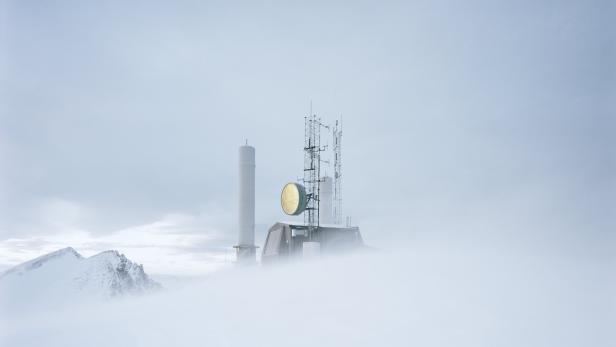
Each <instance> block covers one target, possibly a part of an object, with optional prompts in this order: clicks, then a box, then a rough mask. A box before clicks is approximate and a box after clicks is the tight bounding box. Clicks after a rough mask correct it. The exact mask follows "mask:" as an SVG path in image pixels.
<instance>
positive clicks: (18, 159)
mask: <svg viewBox="0 0 616 347" xmlns="http://www.w3.org/2000/svg"><path fill="white" fill-rule="evenodd" d="M0 4H1V5H0V6H1V7H0V52H1V53H0V88H1V89H0V168H1V171H0V175H1V176H0V253H1V254H0V266H5V267H6V266H8V265H10V264H13V263H16V262H19V261H23V260H26V259H28V258H29V257H32V256H36V255H40V254H41V253H44V252H46V251H49V250H53V248H56V247H57V248H59V247H60V246H74V247H76V249H77V250H78V251H80V252H82V253H84V254H86V255H88V254H92V253H93V252H96V251H99V250H103V249H107V248H116V249H120V250H121V251H124V252H125V253H127V255H128V256H129V258H137V259H136V260H137V261H140V262H144V263H145V265H146V270H147V266H148V261H153V260H152V259H155V258H156V259H159V258H161V254H166V255H168V256H169V257H171V256H172V255H173V256H174V257H175V258H164V257H162V258H163V259H164V260H165V261H163V262H162V263H166V264H167V265H168V264H169V263H173V262H170V261H167V260H169V259H175V260H177V263H175V264H176V265H175V266H176V267H177V268H174V267H173V266H172V265H169V266H163V265H160V264H158V263H157V264H155V265H152V266H154V270H157V271H162V272H164V271H167V272H174V271H175V270H177V269H179V268H183V267H185V266H184V265H183V264H186V262H192V263H191V264H193V265H194V266H193V267H192V268H193V269H194V268H199V266H200V265H199V264H202V263H204V262H207V261H208V259H209V258H208V254H209V255H212V254H217V255H216V257H218V258H217V259H218V260H219V261H226V260H227V258H226V257H227V255H226V254H227V253H225V252H226V251H221V250H225V249H227V248H228V247H229V246H230V245H232V244H233V242H234V241H235V233H236V230H235V228H236V226H235V225H236V211H237V166H238V165H237V147H238V146H239V145H240V144H242V143H243V142H244V140H245V139H246V138H247V139H248V142H249V143H250V144H252V145H254V146H255V147H256V153H257V213H256V216H257V217H256V218H257V224H258V232H259V234H260V235H262V234H263V233H264V232H265V230H266V229H267V227H268V226H269V225H271V224H273V223H274V222H275V221H277V220H287V219H289V218H285V216H284V215H283V214H282V212H281V209H280V207H279V201H278V199H279V194H280V189H281V188H282V186H283V185H284V184H285V183H286V182H288V181H294V180H296V179H297V177H299V176H300V175H302V164H303V156H302V146H303V117H304V115H306V114H307V112H308V111H309V105H310V100H312V102H313V105H314V111H315V112H316V113H317V114H318V115H320V116H322V117H323V118H324V120H325V121H328V122H331V121H333V120H334V119H335V118H336V117H338V116H339V115H342V116H343V119H344V137H343V156H344V164H343V170H344V183H343V194H344V211H345V213H346V214H348V215H350V216H352V218H353V222H354V223H356V224H358V225H359V226H360V227H361V230H362V233H363V235H364V238H365V240H366V242H367V243H369V244H372V245H375V246H377V247H380V248H388V247H394V246H395V245H396V244H398V245H399V244H400V243H401V242H402V241H404V242H421V241H422V240H430V241H431V242H436V243H439V242H444V243H448V244H451V243H468V244H475V245H479V246H485V247H492V246H494V247H504V248H513V249H517V250H519V251H524V252H525V251H539V252H555V253H558V254H564V255H567V256H587V255H593V256H596V255H599V256H608V255H609V254H614V250H615V249H616V245H615V242H616V240H615V237H614V233H615V230H616V217H615V216H616V122H615V115H616V65H615V63H614V62H616V46H615V45H616V44H615V42H616V25H615V24H614V23H615V22H616V21H615V20H614V18H616V8H615V5H614V3H613V1H510V2H505V1H487V0H486V1H464V2H459V1H450V2H449V1H444V2H435V1H405V2H401V3H395V2H383V1H379V2H354V3H351V2H332V1H326V2H319V1H313V2H307V3H305V4H303V3H300V2H297V3H294V2H283V1H281V2H250V1H247V2H241V1H240V2H237V1H235V2H229V1H173V2H171V1H167V2H162V1H161V2H157V1H134V2H131V3H127V2H125V1H106V2H83V1H53V2H47V1H6V0H3V1H2V2H0ZM261 238H262V236H260V237H259V238H258V239H261ZM163 248H164V249H163ZM213 252H214V253H213ZM215 252H218V253H215ZM221 252H222V253H221ZM223 254H224V255H223ZM221 259H222V260H221ZM175 260H174V261H175Z"/></svg>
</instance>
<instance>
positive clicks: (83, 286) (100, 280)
mask: <svg viewBox="0 0 616 347" xmlns="http://www.w3.org/2000/svg"><path fill="white" fill-rule="evenodd" d="M158 288H160V284H158V283H157V282H155V281H153V280H152V279H150V277H149V276H148V275H147V274H146V273H145V271H144V270H143V266H142V265H140V264H136V263H133V262H132V261H130V260H129V259H128V258H127V257H126V256H124V255H123V254H121V253H119V252H118V251H115V250H111V251H104V252H101V253H98V254H96V255H94V256H91V257H89V258H84V257H83V256H81V255H80V254H79V253H78V252H77V251H75V250H74V249H73V248H71V247H67V248H63V249H60V250H57V251H55V252H52V253H49V254H46V255H43V256H41V257H38V258H36V259H33V260H30V261H27V262H25V263H22V264H20V265H17V266H15V267H14V268H12V269H9V270H7V271H6V272H4V273H3V274H2V275H1V276H0V292H1V293H2V295H0V309H2V308H3V307H8V306H15V307H17V304H16V303H18V302H21V305H23V304H24V303H27V304H29V305H36V304H37V303H39V304H42V305H47V304H54V303H56V304H57V303H62V302H65V301H73V300H79V299H87V300H90V299H108V298H112V297H116V296H121V295H127V294H128V295H134V294H141V293H145V292H148V291H152V290H155V289H158Z"/></svg>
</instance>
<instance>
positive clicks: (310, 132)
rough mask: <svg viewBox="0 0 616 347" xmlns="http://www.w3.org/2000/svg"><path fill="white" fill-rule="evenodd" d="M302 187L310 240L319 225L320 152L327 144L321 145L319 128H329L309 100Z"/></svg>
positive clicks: (305, 129)
mask: <svg viewBox="0 0 616 347" xmlns="http://www.w3.org/2000/svg"><path fill="white" fill-rule="evenodd" d="M304 126H305V127H304V179H303V183H304V187H305V188H306V198H307V203H306V209H305V212H304V224H305V225H306V227H307V229H308V235H307V236H308V239H309V240H312V236H313V234H314V232H315V231H316V230H317V229H318V227H319V202H320V201H319V189H320V184H319V183H320V182H322V181H323V179H322V178H321V162H322V161H323V160H321V152H323V151H325V150H326V149H327V146H325V147H322V146H321V129H322V128H325V129H329V126H327V125H325V124H323V122H322V121H321V118H318V117H317V115H316V114H313V113H312V101H311V102H310V115H308V116H306V117H304Z"/></svg>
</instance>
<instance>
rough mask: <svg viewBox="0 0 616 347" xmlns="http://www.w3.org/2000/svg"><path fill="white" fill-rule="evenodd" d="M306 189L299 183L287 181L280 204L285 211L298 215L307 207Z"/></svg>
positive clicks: (291, 214)
mask: <svg viewBox="0 0 616 347" xmlns="http://www.w3.org/2000/svg"><path fill="white" fill-rule="evenodd" d="M306 203H307V199H306V189H305V188H304V186H302V185H301V184H299V183H293V182H292V183H287V184H286V185H285V186H284V188H282V194H280V205H281V206H282V210H283V211H284V213H286V214H288V215H290V216H297V215H298V214H300V213H302V212H304V210H305V209H306Z"/></svg>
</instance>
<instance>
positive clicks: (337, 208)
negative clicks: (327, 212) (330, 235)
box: [332, 118, 342, 224]
mask: <svg viewBox="0 0 616 347" xmlns="http://www.w3.org/2000/svg"><path fill="white" fill-rule="evenodd" d="M332 135H333V148H332V149H333V152H334V202H333V205H334V223H336V224H342V118H341V119H340V124H338V121H336V125H335V126H334V129H333V131H332Z"/></svg>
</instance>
